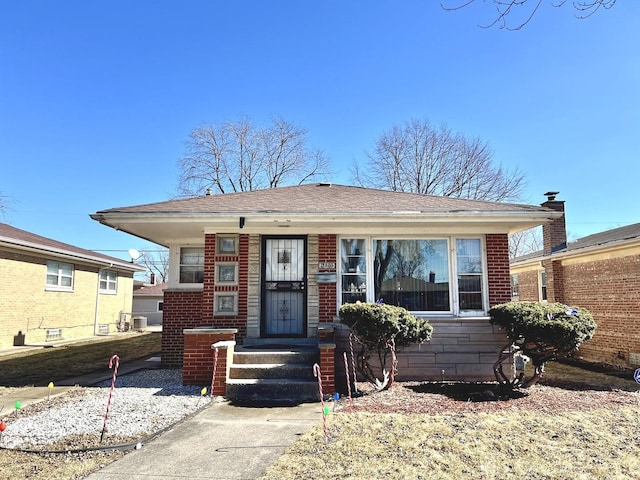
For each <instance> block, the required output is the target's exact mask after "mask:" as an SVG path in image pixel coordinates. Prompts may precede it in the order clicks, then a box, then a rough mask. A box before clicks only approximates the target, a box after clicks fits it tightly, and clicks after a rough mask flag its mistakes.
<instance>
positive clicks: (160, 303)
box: [157, 301, 164, 312]
mask: <svg viewBox="0 0 640 480" xmlns="http://www.w3.org/2000/svg"><path fill="white" fill-rule="evenodd" d="M163 308H164V302H163V301H159V302H158V310H157V311H158V312H161V311H162V309H163Z"/></svg>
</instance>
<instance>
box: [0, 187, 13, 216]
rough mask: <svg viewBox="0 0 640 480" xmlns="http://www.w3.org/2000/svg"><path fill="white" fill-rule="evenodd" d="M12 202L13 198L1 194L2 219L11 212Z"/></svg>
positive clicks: (0, 212)
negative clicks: (10, 205)
mask: <svg viewBox="0 0 640 480" xmlns="http://www.w3.org/2000/svg"><path fill="white" fill-rule="evenodd" d="M11 201H12V198H11V197H9V196H7V195H4V194H3V193H2V192H0V219H2V218H4V216H5V214H7V212H8V211H9V204H10V203H11Z"/></svg>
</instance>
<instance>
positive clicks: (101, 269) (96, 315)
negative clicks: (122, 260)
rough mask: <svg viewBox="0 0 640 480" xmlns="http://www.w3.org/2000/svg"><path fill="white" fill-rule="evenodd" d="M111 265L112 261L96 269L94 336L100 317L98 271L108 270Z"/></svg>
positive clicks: (96, 333) (96, 332)
mask: <svg viewBox="0 0 640 480" xmlns="http://www.w3.org/2000/svg"><path fill="white" fill-rule="evenodd" d="M112 267H113V263H110V264H109V266H108V267H104V268H99V269H98V281H97V282H96V309H95V314H94V316H93V336H94V337H95V336H97V335H98V319H99V317H100V315H99V311H100V272H103V271H105V270H109V269H110V268H112Z"/></svg>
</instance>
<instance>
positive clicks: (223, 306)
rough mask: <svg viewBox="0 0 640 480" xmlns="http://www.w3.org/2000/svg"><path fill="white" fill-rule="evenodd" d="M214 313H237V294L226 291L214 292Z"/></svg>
mask: <svg viewBox="0 0 640 480" xmlns="http://www.w3.org/2000/svg"><path fill="white" fill-rule="evenodd" d="M213 301H214V315H237V314H238V294H237V293H227V292H216V293H214V299H213Z"/></svg>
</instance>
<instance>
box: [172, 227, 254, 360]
mask: <svg viewBox="0 0 640 480" xmlns="http://www.w3.org/2000/svg"><path fill="white" fill-rule="evenodd" d="M204 251H205V257H204V262H205V264H204V284H203V286H202V291H192V290H177V289H176V290H165V294H164V306H163V319H162V363H163V365H167V366H181V365H182V359H183V350H184V338H183V333H182V332H183V330H184V329H187V328H196V327H215V328H237V329H238V334H237V340H238V342H239V343H240V342H241V341H242V339H243V338H244V337H246V335H247V291H248V283H249V261H248V258H249V236H248V235H240V237H239V246H238V255H216V236H215V235H205V247H204ZM216 262H238V268H239V275H238V285H233V286H228V285H220V286H217V285H216V284H215V264H216ZM228 291H231V292H238V315H234V316H217V315H216V316H214V314H213V312H214V294H215V292H228Z"/></svg>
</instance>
